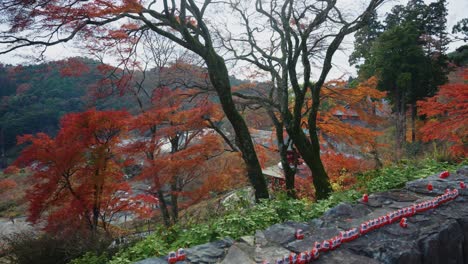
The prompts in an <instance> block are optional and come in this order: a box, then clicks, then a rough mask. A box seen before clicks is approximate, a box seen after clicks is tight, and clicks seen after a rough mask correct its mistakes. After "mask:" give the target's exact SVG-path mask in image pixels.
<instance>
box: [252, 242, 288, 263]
mask: <svg viewBox="0 0 468 264" xmlns="http://www.w3.org/2000/svg"><path fill="white" fill-rule="evenodd" d="M289 253H291V252H290V251H289V250H287V249H285V248H283V247H274V246H272V247H265V248H260V247H257V248H256V249H255V259H254V260H255V262H257V263H261V262H262V261H264V260H268V261H270V262H273V263H274V261H275V260H276V259H277V258H282V257H284V256H287V255H289Z"/></svg>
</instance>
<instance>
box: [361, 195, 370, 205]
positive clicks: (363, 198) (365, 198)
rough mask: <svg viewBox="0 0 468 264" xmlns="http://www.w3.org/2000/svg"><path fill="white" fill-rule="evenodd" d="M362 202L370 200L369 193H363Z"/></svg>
mask: <svg viewBox="0 0 468 264" xmlns="http://www.w3.org/2000/svg"><path fill="white" fill-rule="evenodd" d="M362 202H364V203H367V202H369V195H367V193H365V194H364V195H362Z"/></svg>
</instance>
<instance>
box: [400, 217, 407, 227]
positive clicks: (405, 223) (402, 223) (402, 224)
mask: <svg viewBox="0 0 468 264" xmlns="http://www.w3.org/2000/svg"><path fill="white" fill-rule="evenodd" d="M400 226H401V227H402V228H407V227H408V220H407V219H406V217H403V218H402V219H401V221H400Z"/></svg>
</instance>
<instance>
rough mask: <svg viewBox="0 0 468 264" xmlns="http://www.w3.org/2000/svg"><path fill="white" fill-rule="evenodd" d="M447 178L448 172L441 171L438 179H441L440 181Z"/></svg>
mask: <svg viewBox="0 0 468 264" xmlns="http://www.w3.org/2000/svg"><path fill="white" fill-rule="evenodd" d="M448 176H450V172H448V171H443V172H441V173H440V174H439V178H441V179H445V178H447V177H448Z"/></svg>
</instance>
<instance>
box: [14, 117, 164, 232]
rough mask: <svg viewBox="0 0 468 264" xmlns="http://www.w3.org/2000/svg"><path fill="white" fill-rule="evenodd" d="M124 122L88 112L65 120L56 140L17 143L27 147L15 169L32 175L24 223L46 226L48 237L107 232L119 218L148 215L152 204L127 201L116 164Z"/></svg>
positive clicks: (22, 139) (25, 138)
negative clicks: (24, 169) (27, 170)
mask: <svg viewBox="0 0 468 264" xmlns="http://www.w3.org/2000/svg"><path fill="white" fill-rule="evenodd" d="M128 118H129V114H128V113H126V112H124V111H103V112H100V111H96V110H89V111H86V112H83V113H72V114H68V115H66V116H64V117H63V118H62V120H61V128H60V131H59V132H58V134H57V136H56V137H55V138H51V137H49V136H48V135H46V134H44V133H38V134H36V135H25V136H22V137H19V139H18V143H19V144H23V143H30V145H29V146H27V147H26V148H25V149H24V150H23V151H22V153H21V156H20V157H19V158H18V159H17V160H16V161H15V163H14V164H15V165H21V166H26V165H27V166H29V167H30V169H31V170H32V172H33V175H32V177H31V181H32V187H31V188H30V189H29V190H28V191H27V194H26V197H27V199H28V201H29V203H30V204H29V215H28V220H29V221H31V222H33V223H37V222H40V221H43V220H45V221H46V225H45V230H47V231H49V232H68V231H69V232H74V231H76V230H83V231H90V232H91V233H95V232H97V231H98V228H99V227H101V228H103V229H104V230H106V231H108V230H109V229H108V227H109V226H108V225H109V224H110V223H111V222H112V221H113V220H115V217H116V215H117V214H118V213H119V212H124V211H133V212H138V213H140V215H142V216H143V215H148V214H149V213H150V210H149V209H150V208H149V204H148V202H155V201H151V200H146V201H142V200H141V199H140V198H143V197H133V198H132V197H131V196H132V191H131V188H130V185H129V184H128V183H127V182H126V181H125V180H124V178H123V176H124V175H123V173H122V170H121V164H120V163H119V157H120V154H119V153H118V151H117V149H118V144H119V142H120V141H121V135H122V133H123V132H124V131H125V130H126V120H127V119H128ZM137 198H138V200H137ZM145 202H146V203H145Z"/></svg>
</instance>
